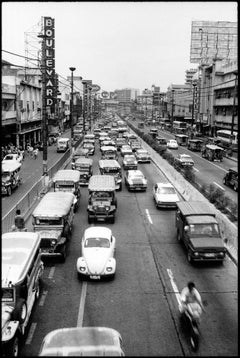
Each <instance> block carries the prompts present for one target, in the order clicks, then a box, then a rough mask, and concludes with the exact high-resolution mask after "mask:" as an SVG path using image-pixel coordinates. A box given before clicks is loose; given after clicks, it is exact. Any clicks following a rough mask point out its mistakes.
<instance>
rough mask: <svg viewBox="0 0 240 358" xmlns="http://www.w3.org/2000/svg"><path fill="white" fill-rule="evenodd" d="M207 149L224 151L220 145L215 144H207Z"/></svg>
mask: <svg viewBox="0 0 240 358" xmlns="http://www.w3.org/2000/svg"><path fill="white" fill-rule="evenodd" d="M206 148H208V149H212V150H216V149H219V150H224V149H223V148H221V147H219V146H218V145H215V144H206Z"/></svg>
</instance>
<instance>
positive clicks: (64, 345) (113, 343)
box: [39, 327, 125, 357]
mask: <svg viewBox="0 0 240 358" xmlns="http://www.w3.org/2000/svg"><path fill="white" fill-rule="evenodd" d="M39 356H41V357H43V356H44V357H46V356H75V357H76V356H77V357H80V356H92V357H94V356H109V357H111V356H125V354H124V351H123V340H122V337H121V335H120V333H119V332H118V331H116V330H115V329H113V328H108V327H67V328H58V329H55V330H53V331H51V332H49V333H48V334H47V335H46V336H45V337H44V339H43V342H42V344H41V348H40V353H39Z"/></svg>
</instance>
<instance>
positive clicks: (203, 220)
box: [187, 215, 218, 225]
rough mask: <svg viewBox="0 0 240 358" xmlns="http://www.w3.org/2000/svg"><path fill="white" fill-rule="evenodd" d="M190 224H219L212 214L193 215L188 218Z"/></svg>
mask: <svg viewBox="0 0 240 358" xmlns="http://www.w3.org/2000/svg"><path fill="white" fill-rule="evenodd" d="M187 222H188V224H189V225H190V224H217V223H218V222H217V220H216V218H215V217H214V216H212V215H204V216H201V215H200V216H199V215H193V216H189V217H188V218H187Z"/></svg>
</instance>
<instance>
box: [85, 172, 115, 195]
mask: <svg viewBox="0 0 240 358" xmlns="http://www.w3.org/2000/svg"><path fill="white" fill-rule="evenodd" d="M88 190H89V191H115V180H114V177H113V176H111V175H92V176H91V178H90V180H89V184H88Z"/></svg>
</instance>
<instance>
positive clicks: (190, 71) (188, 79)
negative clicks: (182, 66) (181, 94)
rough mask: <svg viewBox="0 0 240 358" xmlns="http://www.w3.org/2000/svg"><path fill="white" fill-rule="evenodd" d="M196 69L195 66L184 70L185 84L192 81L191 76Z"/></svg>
mask: <svg viewBox="0 0 240 358" xmlns="http://www.w3.org/2000/svg"><path fill="white" fill-rule="evenodd" d="M197 71H198V69H197V68H191V69H190V70H186V71H185V73H186V76H185V84H186V85H187V84H191V83H192V79H193V76H194V75H195V73H196V72H197Z"/></svg>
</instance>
